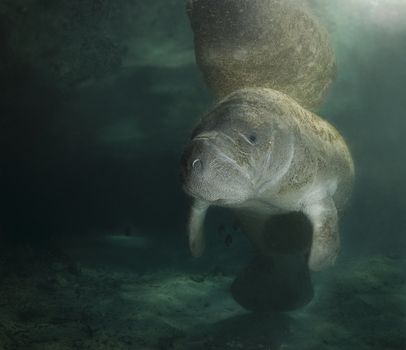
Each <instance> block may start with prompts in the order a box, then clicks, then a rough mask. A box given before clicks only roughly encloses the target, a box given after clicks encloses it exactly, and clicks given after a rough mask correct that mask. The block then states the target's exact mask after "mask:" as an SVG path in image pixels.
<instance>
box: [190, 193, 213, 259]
mask: <svg viewBox="0 0 406 350" xmlns="http://www.w3.org/2000/svg"><path fill="white" fill-rule="evenodd" d="M208 208H209V205H208V204H207V203H206V202H203V201H200V200H195V201H194V202H193V205H192V208H191V209H190V217H189V227H188V234H189V247H190V251H191V252H192V255H193V256H194V257H199V256H201V255H202V254H203V251H204V229H203V227H204V219H205V217H206V213H207V209H208Z"/></svg>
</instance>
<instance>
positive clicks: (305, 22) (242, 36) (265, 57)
mask: <svg viewBox="0 0 406 350" xmlns="http://www.w3.org/2000/svg"><path fill="white" fill-rule="evenodd" d="M187 11H188V14H189V18H190V21H191V25H192V28H193V32H194V41H195V51H196V60H197V63H198V65H199V67H200V69H201V71H202V72H203V76H204V79H205V81H206V83H207V84H208V86H209V87H210V89H211V90H213V92H214V93H215V94H216V96H217V97H219V98H221V97H224V96H226V95H228V94H229V93H231V92H233V91H235V90H238V89H241V88H246V87H265V88H271V89H274V90H278V91H281V92H284V93H285V94H287V95H289V96H290V97H292V98H294V99H295V100H296V101H297V102H299V103H300V104H301V105H302V106H303V107H305V108H308V109H315V108H317V107H318V106H319V105H320V103H321V102H322V100H323V97H324V95H325V93H326V91H327V89H328V87H329V85H330V83H331V82H332V80H333V79H334V77H335V68H336V65H335V57H334V54H333V51H332V49H331V47H330V42H329V39H328V35H327V32H326V30H325V29H324V28H323V27H322V26H321V25H320V24H319V23H318V21H317V19H316V18H315V17H313V15H312V14H311V12H310V10H309V9H308V8H307V7H306V6H305V4H304V3H303V2H302V1H301V0H249V1H247V0H232V1H230V0H188V3H187Z"/></svg>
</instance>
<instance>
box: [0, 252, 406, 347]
mask: <svg viewBox="0 0 406 350" xmlns="http://www.w3.org/2000/svg"><path fill="white" fill-rule="evenodd" d="M1 259H2V261H1V262H2V264H1V266H2V267H1V269H0V349H1V350H19V349H21V350H22V349H24V350H29V349H35V350H51V349H52V350H65V349H66V350H67V349H78V350H80V349H95V350H96V349H97V350H104V349H106V350H107V349H112V350H113V349H114V350H120V349H136V350H158V349H159V350H162V349H165V350H166V349H168V350H170V349H174V350H186V349H196V350H200V349H201V350H211V349H213V350H214V349H216V350H220V349H247V350H254V349H255V350H277V349H284V350H287V349H294V350H310V349H314V350H316V349H337V350H338V349H340V350H345V349H352V350H353V349H354V350H355V349H356V350H363V349H376V350H378V349H379V350H392V349H393V350H394V349H397V350H404V349H406V259H403V258H401V257H385V256H369V257H363V258H357V259H353V260H348V261H346V262H341V263H340V264H339V265H338V266H336V267H334V268H332V269H330V270H328V271H326V272H323V273H319V274H317V275H314V276H313V280H314V284H315V290H316V297H315V298H314V300H313V301H312V302H311V303H310V304H309V305H308V306H306V307H305V308H303V309H301V310H299V311H295V312H291V313H285V314H251V313H248V312H246V311H244V310H243V309H242V308H241V307H239V306H238V305H237V304H236V303H235V302H234V301H233V300H232V298H231V296H230V294H229V286H230V284H231V282H232V280H233V276H231V275H226V274H223V273H222V272H221V271H216V272H211V273H191V272H185V271H181V270H175V269H168V268H165V269H163V268H161V269H154V271H152V272H147V273H142V274H140V273H136V272H131V271H129V270H128V269H127V270H121V271H120V269H118V268H117V267H114V268H113V267H111V266H109V265H106V266H103V265H100V266H94V264H87V263H85V262H77V261H76V260H74V259H72V257H71V256H70V257H67V256H65V255H64V254H63V253H61V252H60V251H50V250H47V251H46V253H41V254H38V253H37V252H35V253H34V252H33V251H32V250H30V249H29V248H24V249H20V250H19V251H15V252H12V253H11V252H9V253H8V255H7V254H6V256H3V257H2V258H1Z"/></svg>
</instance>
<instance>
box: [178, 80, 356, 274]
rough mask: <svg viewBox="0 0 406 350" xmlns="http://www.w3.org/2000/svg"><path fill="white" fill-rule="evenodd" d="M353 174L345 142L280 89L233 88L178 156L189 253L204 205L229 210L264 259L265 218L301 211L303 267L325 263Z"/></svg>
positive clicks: (330, 258) (331, 255) (332, 252)
mask: <svg viewBox="0 0 406 350" xmlns="http://www.w3.org/2000/svg"><path fill="white" fill-rule="evenodd" d="M353 176H354V167H353V162H352V159H351V155H350V153H349V151H348V148H347V146H346V144H345V141H344V140H343V138H342V137H341V136H340V135H339V133H338V132H337V131H336V129H334V128H333V127H332V126H331V125H330V124H328V123H327V122H326V121H324V120H322V119H321V118H319V117H318V116H316V115H315V114H313V113H311V112H308V111H306V110H305V109H303V108H302V107H301V106H300V105H299V104H297V103H296V102H295V101H294V100H293V99H291V98H290V97H289V96H287V95H285V94H283V93H281V92H277V91H275V90H270V89H264V88H255V89H242V90H238V91H236V92H234V93H232V94H230V95H229V96H228V97H226V98H225V99H224V100H222V101H220V102H219V103H218V104H217V105H216V106H215V107H214V108H213V110H212V111H211V112H209V113H208V114H207V115H206V116H205V117H204V118H203V119H202V121H201V123H200V125H199V126H198V127H197V128H196V129H195V131H194V133H193V135H192V140H191V142H190V144H189V146H188V147H187V149H186V150H185V152H184V155H183V158H182V178H183V185H184V189H185V191H186V192H187V193H188V194H189V195H191V196H192V197H193V198H194V204H193V206H192V209H191V214H190V221H189V243H190V249H191V251H192V254H193V255H194V256H200V255H201V254H202V253H203V249H204V233H203V223H204V218H205V214H206V212H207V209H208V207H209V206H211V205H217V206H223V207H229V208H233V209H234V210H235V211H236V213H237V216H238V218H239V219H240V221H241V222H242V223H243V228H244V231H245V232H246V233H247V234H248V236H249V237H250V239H251V241H252V242H253V243H254V245H255V246H256V248H257V250H258V252H259V254H262V255H265V256H267V255H269V256H271V255H272V254H274V253H275V252H273V251H272V250H271V248H270V246H269V243H267V239H266V237H265V236H266V232H265V231H266V230H265V229H264V228H265V224H266V221H267V220H268V219H269V217H270V216H272V215H274V214H280V213H288V212H302V213H304V214H305V215H306V216H307V217H308V219H309V220H310V222H311V223H312V226H313V239H312V243H311V248H310V252H308V264H309V267H310V269H312V270H321V269H323V268H325V267H328V266H330V265H332V264H333V263H334V261H335V259H336V257H337V254H338V252H339V246H340V239H339V235H338V226H337V222H338V213H339V212H340V211H341V210H342V209H343V208H344V206H345V203H346V202H347V199H348V197H349V195H350V192H351V187H352V181H353Z"/></svg>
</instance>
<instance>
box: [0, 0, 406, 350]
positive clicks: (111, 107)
mask: <svg viewBox="0 0 406 350" xmlns="http://www.w3.org/2000/svg"><path fill="white" fill-rule="evenodd" d="M309 4H310V6H311V8H312V10H313V11H314V14H315V15H316V16H318V18H319V20H320V21H321V23H323V25H324V26H325V28H326V29H327V31H328V33H329V36H330V39H331V43H332V47H333V48H334V52H335V55H336V60H337V76H336V79H335V81H334V82H333V84H332V86H331V88H330V90H329V93H328V95H327V98H326V100H325V101H324V103H323V105H322V107H321V108H320V109H319V110H318V111H317V112H318V114H319V115H321V116H322V117H324V118H325V119H327V120H328V121H330V122H331V123H332V124H333V125H335V126H336V128H337V129H338V130H339V131H340V133H342V135H343V136H344V137H345V139H346V141H347V142H348V145H349V147H350V149H351V152H352V154H353V158H354V163H355V168H356V181H355V185H354V192H353V196H352V199H351V203H350V206H349V208H348V209H347V211H346V213H345V214H344V215H343V216H342V217H341V218H340V231H341V240H342V249H341V254H340V256H339V258H338V260H337V263H336V265H335V266H334V267H332V268H330V269H328V270H325V271H322V272H319V273H312V275H311V278H312V282H313V287H314V293H315V296H314V298H313V300H312V301H311V302H310V304H308V305H307V306H305V307H303V308H300V309H298V310H295V311H292V312H286V313H250V312H248V311H246V310H244V309H243V308H242V307H241V306H239V305H238V304H237V303H236V302H235V301H234V300H233V298H232V296H231V294H230V291H229V289H230V285H231V283H232V281H233V280H234V278H235V276H236V275H237V274H238V272H239V271H240V270H241V269H242V268H243V267H244V266H246V264H247V263H248V262H249V261H250V260H252V259H253V256H254V249H253V247H252V246H251V244H250V243H249V241H248V239H247V238H246V237H245V236H244V234H243V233H242V232H241V229H240V228H238V227H235V225H234V217H233V215H232V213H231V212H230V211H227V210H225V209H218V208H217V209H213V210H211V211H210V212H209V216H208V218H207V223H206V228H205V230H206V236H207V242H206V252H205V255H204V256H203V257H202V258H199V259H195V258H192V257H191V256H190V253H189V250H188V244H187V235H186V232H187V228H186V226H187V220H188V207H189V205H190V200H189V198H187V196H186V195H185V194H184V193H183V191H182V188H181V183H180V179H179V163H180V157H181V154H182V151H183V149H184V147H185V146H186V145H187V143H188V140H189V138H190V134H191V131H192V129H193V127H194V126H195V125H196V124H197V123H198V121H199V118H200V117H201V116H202V115H203V114H204V113H205V112H206V111H207V110H208V109H209V108H210V107H211V106H212V105H213V103H214V98H213V96H212V94H211V93H210V91H209V90H208V89H207V87H206V85H205V83H204V82H203V79H202V76H201V73H200V72H199V69H198V67H197V65H196V63H195V59H194V47H193V35H192V30H191V28H190V25H189V21H188V18H187V16H186V13H185V8H184V2H183V0H165V1H164V0H161V1H158V0H151V1H148V2H144V1H138V0H137V1H132V2H131V1H128V0H118V1H109V0H85V1H80V2H78V1H65V0H62V1H58V2H54V1H46V0H30V1H11V0H1V1H0V87H1V90H0V91H1V94H0V143H1V148H0V160H1V163H0V205H1V210H0V235H1V246H0V251H1V253H0V349H5V350H15V349H24V350H25V349H41V350H44V349H58V350H59V349H98V350H99V349H137V350H138V349H139V350H147V349H149V350H151V349H155V350H156V349H179V350H180V349H208V350H210V349H249V350H251V349H258V350H259V349H263V350H274V349H294V350H296V349H297V350H299V349H300V350H304V349H340V350H341V349H351V350H352V349H357V350H360V349H362V350H363V349H376V350H378V349H379V350H381V349H388V350H389V349H390V350H392V349H393V350H395V349H396V350H403V349H406V336H405V334H406V275H405V271H406V233H405V232H406V221H405V216H404V213H403V209H404V208H405V207H406V203H405V201H406V199H405V198H406V185H405V184H404V179H405V175H406V166H405V161H404V158H405V156H404V152H405V146H406V141H405V137H404V136H403V133H404V131H405V130H406V122H405V112H404V110H405V109H406V99H405V97H406V94H405V88H404V81H405V80H406V68H405V67H406V3H404V1H402V0H341V1H339V2H338V1H336V2H334V3H333V2H331V1H322V0H309ZM275 288H276V289H277V286H275Z"/></svg>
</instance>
